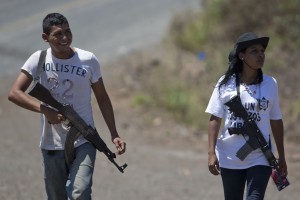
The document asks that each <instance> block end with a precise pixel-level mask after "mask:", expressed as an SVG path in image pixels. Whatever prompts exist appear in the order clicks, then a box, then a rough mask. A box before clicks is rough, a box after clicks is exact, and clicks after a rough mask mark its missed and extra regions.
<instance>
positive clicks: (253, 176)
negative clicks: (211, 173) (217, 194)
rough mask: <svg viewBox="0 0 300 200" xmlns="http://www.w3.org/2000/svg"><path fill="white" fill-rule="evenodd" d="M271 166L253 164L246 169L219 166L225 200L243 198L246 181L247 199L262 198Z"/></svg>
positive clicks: (259, 199)
mask: <svg viewBox="0 0 300 200" xmlns="http://www.w3.org/2000/svg"><path fill="white" fill-rule="evenodd" d="M271 173H272V168H271V167H268V166H253V167H250V168H248V169H226V168H221V177H222V181H223V188H224V195H225V200H243V196H244V190H245V185H246V183H247V193H246V199H247V200H263V199H264V196H265V192H266V189H267V185H268V182H269V178H270V175H271Z"/></svg>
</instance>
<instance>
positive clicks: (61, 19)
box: [43, 13, 69, 35]
mask: <svg viewBox="0 0 300 200" xmlns="http://www.w3.org/2000/svg"><path fill="white" fill-rule="evenodd" d="M62 24H69V22H68V20H67V18H66V17H65V16H63V15H62V14H60V13H49V14H48V15H47V16H46V17H45V18H44V20H43V33H45V34H47V35H49V33H50V31H51V26H53V25H62Z"/></svg>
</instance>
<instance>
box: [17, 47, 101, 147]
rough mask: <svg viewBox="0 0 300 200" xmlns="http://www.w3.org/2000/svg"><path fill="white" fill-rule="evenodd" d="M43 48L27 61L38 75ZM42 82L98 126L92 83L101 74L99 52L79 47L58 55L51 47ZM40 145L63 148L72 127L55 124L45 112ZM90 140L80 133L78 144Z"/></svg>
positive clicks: (26, 68)
mask: <svg viewBox="0 0 300 200" xmlns="http://www.w3.org/2000/svg"><path fill="white" fill-rule="evenodd" d="M40 54H41V51H37V52H35V53H33V54H32V55H31V56H30V57H29V58H28V60H27V61H26V62H25V64H24V65H23V67H22V69H23V70H26V71H27V72H28V73H29V74H30V75H32V76H33V78H35V77H36V76H38V75H37V65H38V61H39V57H40ZM39 76H40V83H41V84H42V85H43V86H45V87H46V88H48V89H49V90H50V92H51V94H52V96H53V97H54V98H55V99H56V100H57V101H59V102H61V103H64V104H65V103H66V104H71V105H72V106H73V108H74V110H75V111H76V112H77V113H78V114H79V115H80V117H81V118H82V119H84V120H85V121H86V123H88V124H89V125H91V126H93V127H94V120H93V113H92V106H91V91H92V89H91V84H92V83H95V82H97V81H98V80H99V78H101V72H100V64H99V61H98V60H97V58H96V56H95V55H94V54H93V53H91V52H88V51H84V50H82V49H79V48H75V54H74V55H73V56H72V57H71V58H69V59H58V58H56V57H54V56H53V55H52V53H51V49H50V48H48V49H47V55H46V58H45V65H44V66H43V67H42V69H41V72H40V75H39ZM41 129H42V130H41V141H40V147H41V148H42V149H46V150H63V149H64V144H65V140H66V135H67V132H68V130H67V129H66V128H64V127H63V125H62V124H56V125H51V124H49V123H48V121H47V119H46V118H45V116H44V115H43V114H42V115H41ZM85 142H87V141H86V140H85V139H84V138H83V137H80V138H79V139H78V140H77V141H76V142H75V147H77V146H79V145H81V144H83V143H85Z"/></svg>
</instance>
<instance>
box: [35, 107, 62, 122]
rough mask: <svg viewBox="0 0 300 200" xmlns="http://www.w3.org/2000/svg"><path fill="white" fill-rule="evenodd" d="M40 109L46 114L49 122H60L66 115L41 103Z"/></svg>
mask: <svg viewBox="0 0 300 200" xmlns="http://www.w3.org/2000/svg"><path fill="white" fill-rule="evenodd" d="M40 109H41V113H43V114H44V115H45V116H46V118H47V120H48V122H49V124H60V123H62V122H63V121H64V120H65V118H64V116H62V115H61V114H59V113H58V112H57V111H56V110H53V109H52V108H50V107H48V106H45V105H43V104H41V106H40Z"/></svg>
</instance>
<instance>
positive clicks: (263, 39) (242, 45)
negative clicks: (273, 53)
mask: <svg viewBox="0 0 300 200" xmlns="http://www.w3.org/2000/svg"><path fill="white" fill-rule="evenodd" d="M269 39H270V38H269V37H261V38H257V39H253V40H249V41H245V42H239V43H237V49H236V52H240V51H241V50H243V49H245V48H247V47H250V46H252V45H255V44H261V45H262V46H263V47H264V48H265V49H266V48H267V46H268V43H269Z"/></svg>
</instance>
